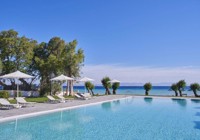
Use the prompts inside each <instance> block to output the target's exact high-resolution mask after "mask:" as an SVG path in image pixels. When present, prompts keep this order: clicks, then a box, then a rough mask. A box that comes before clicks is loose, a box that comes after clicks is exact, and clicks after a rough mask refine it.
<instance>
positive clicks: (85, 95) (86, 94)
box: [82, 93, 92, 99]
mask: <svg viewBox="0 0 200 140" xmlns="http://www.w3.org/2000/svg"><path fill="white" fill-rule="evenodd" d="M82 96H84V97H85V98H88V99H91V98H92V96H91V95H90V93H84V94H82Z"/></svg>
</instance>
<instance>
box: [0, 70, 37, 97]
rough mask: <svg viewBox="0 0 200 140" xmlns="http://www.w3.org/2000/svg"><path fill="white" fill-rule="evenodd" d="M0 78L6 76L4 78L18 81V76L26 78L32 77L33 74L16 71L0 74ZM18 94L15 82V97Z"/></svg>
mask: <svg viewBox="0 0 200 140" xmlns="http://www.w3.org/2000/svg"><path fill="white" fill-rule="evenodd" d="M0 78H6V79H17V80H18V81H19V79H20V78H22V79H27V78H34V76H31V75H28V74H25V73H23V72H20V71H16V72H13V73H9V74H5V75H3V76H0ZM18 95H19V83H18V82H17V97H18Z"/></svg>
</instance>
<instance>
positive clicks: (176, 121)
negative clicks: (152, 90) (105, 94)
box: [0, 97, 200, 140]
mask: <svg viewBox="0 0 200 140" xmlns="http://www.w3.org/2000/svg"><path fill="white" fill-rule="evenodd" d="M0 139H1V140H9V139H12V140H15V139H16V140H42V139H43V140H44V139H48V140H51V139H55V140H68V139H73V140H79V139H87V140H88V139H89V140H90V139H91V140H93V139H97V140H98V139H99V140H121V139H126V140H133V139H134V140H135V139H136V140H140V139H148V140H149V139H189V140H191V139H194V140H195V139H200V101H198V100H190V99H180V100H177V99H176V100H175V99H173V100H172V99H170V98H143V97H135V98H127V99H122V100H116V101H112V102H106V103H102V104H99V105H94V106H87V107H81V108H77V109H71V110H64V111H61V112H56V113H51V114H46V115H41V116H36V117H29V118H24V119H18V120H14V121H9V122H3V123H0Z"/></svg>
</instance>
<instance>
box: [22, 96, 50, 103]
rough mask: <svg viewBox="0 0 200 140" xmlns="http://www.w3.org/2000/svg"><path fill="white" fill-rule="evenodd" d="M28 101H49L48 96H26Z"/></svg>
mask: <svg viewBox="0 0 200 140" xmlns="http://www.w3.org/2000/svg"><path fill="white" fill-rule="evenodd" d="M25 100H26V101H27V102H36V103H45V102H47V101H48V98H47V97H35V98H34V97H30V98H25Z"/></svg>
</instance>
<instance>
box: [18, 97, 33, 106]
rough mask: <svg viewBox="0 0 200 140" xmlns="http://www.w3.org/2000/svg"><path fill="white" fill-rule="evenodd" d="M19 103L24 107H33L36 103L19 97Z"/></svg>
mask: <svg viewBox="0 0 200 140" xmlns="http://www.w3.org/2000/svg"><path fill="white" fill-rule="evenodd" d="M16 100H17V102H18V103H19V104H21V105H22V106H23V107H29V106H31V107H33V106H34V104H35V103H36V102H27V101H26V100H25V99H24V98H23V97H17V98H16Z"/></svg>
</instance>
